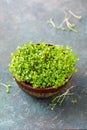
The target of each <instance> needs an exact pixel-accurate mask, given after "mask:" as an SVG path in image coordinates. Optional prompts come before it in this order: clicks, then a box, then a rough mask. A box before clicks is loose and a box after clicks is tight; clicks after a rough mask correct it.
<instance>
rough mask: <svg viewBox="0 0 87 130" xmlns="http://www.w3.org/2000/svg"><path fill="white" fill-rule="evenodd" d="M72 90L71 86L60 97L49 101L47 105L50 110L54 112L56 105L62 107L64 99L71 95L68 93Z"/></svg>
mask: <svg viewBox="0 0 87 130" xmlns="http://www.w3.org/2000/svg"><path fill="white" fill-rule="evenodd" d="M72 88H73V86H72V87H70V88H68V89H67V90H66V92H64V93H63V94H60V95H58V96H55V97H54V98H53V99H52V100H51V103H50V104H49V106H50V109H51V110H54V108H55V106H56V105H58V106H62V104H63V102H64V100H65V98H66V97H67V96H71V95H73V93H71V92H70V91H71V89H72ZM74 102H75V101H74Z"/></svg>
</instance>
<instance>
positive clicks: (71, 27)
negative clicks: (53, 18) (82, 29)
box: [65, 18, 78, 33]
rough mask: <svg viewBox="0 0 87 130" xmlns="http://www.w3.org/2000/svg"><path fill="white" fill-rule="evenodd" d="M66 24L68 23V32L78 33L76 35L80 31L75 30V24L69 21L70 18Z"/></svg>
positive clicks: (66, 19)
mask: <svg viewBox="0 0 87 130" xmlns="http://www.w3.org/2000/svg"><path fill="white" fill-rule="evenodd" d="M65 22H66V25H67V27H68V30H70V31H74V32H76V33H77V32H78V30H76V29H74V27H75V24H71V23H70V22H69V19H68V18H65Z"/></svg>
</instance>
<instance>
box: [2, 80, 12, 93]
mask: <svg viewBox="0 0 87 130" xmlns="http://www.w3.org/2000/svg"><path fill="white" fill-rule="evenodd" d="M0 85H2V86H4V87H5V88H6V93H9V92H10V89H9V88H10V87H11V85H10V84H7V85H6V84H4V83H2V82H1V83H0Z"/></svg>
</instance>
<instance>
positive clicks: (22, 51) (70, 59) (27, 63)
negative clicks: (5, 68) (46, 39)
mask: <svg viewBox="0 0 87 130" xmlns="http://www.w3.org/2000/svg"><path fill="white" fill-rule="evenodd" d="M77 59H78V58H77V57H76V54H75V53H74V52H72V51H71V48H70V47H69V46H66V47H65V48H64V47H63V46H58V45H57V46H55V45H48V44H47V43H40V44H23V45H20V46H18V48H17V49H16V51H15V52H14V53H13V54H11V63H10V64H9V70H10V72H11V73H12V74H13V76H14V77H15V78H16V79H17V80H19V81H23V82H26V83H29V84H31V85H32V87H33V88H37V87H38V88H47V87H50V86H51V87H53V88H58V87H60V86H61V85H63V84H64V82H65V80H66V79H67V78H68V77H69V76H70V75H71V74H72V73H73V72H75V71H76V69H75V64H76V60H77Z"/></svg>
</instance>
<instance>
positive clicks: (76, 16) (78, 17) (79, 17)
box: [69, 10, 82, 19]
mask: <svg viewBox="0 0 87 130" xmlns="http://www.w3.org/2000/svg"><path fill="white" fill-rule="evenodd" d="M69 13H70V14H71V15H73V16H74V17H75V18H77V19H82V16H78V15H76V14H74V13H73V12H72V11H71V10H69Z"/></svg>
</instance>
